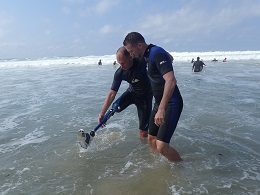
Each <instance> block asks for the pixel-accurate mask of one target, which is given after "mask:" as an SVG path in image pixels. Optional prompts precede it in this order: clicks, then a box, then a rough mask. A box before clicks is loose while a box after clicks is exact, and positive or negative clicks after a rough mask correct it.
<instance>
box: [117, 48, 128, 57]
mask: <svg viewBox="0 0 260 195" xmlns="http://www.w3.org/2000/svg"><path fill="white" fill-rule="evenodd" d="M116 56H125V57H130V53H129V52H128V51H127V50H126V49H125V47H123V46H122V47H119V49H118V50H117V52H116Z"/></svg>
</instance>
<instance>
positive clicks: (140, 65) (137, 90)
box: [98, 47, 153, 138]
mask: <svg viewBox="0 0 260 195" xmlns="http://www.w3.org/2000/svg"><path fill="white" fill-rule="evenodd" d="M116 58H117V62H118V63H119V64H120V67H119V68H118V69H117V70H116V72H115V74H114V80H113V83H112V86H111V89H110V91H109V92H108V94H107V96H106V99H105V102H104V105H103V107H102V109H101V112H100V114H99V116H98V122H99V123H100V121H102V119H103V117H104V115H105V113H106V111H107V109H108V108H109V106H110V105H111V103H112V102H113V100H114V99H115V97H116V94H117V92H118V90H119V87H120V85H121V82H122V81H123V80H124V81H126V82H128V83H129V87H128V89H127V90H126V91H125V92H124V93H123V94H122V95H121V96H120V97H119V98H118V99H117V100H116V101H115V102H114V103H113V105H112V109H113V110H114V112H121V111H122V110H124V109H125V108H127V107H128V106H129V105H131V104H135V105H136V107H137V113H138V118H139V135H140V137H142V138H144V137H147V134H148V133H147V131H148V125H149V118H150V114H151V109H152V97H153V96H152V89H151V85H150V81H149V78H148V75H147V70H146V62H145V61H144V60H140V59H138V58H132V57H131V55H130V53H129V52H128V51H127V50H126V49H125V48H124V47H120V48H119V49H118V51H117V53H116Z"/></svg>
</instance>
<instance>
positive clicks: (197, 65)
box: [192, 57, 206, 72]
mask: <svg viewBox="0 0 260 195" xmlns="http://www.w3.org/2000/svg"><path fill="white" fill-rule="evenodd" d="M203 66H206V64H204V62H202V61H201V60H200V57H197V61H195V62H193V65H192V72H200V71H202V69H203Z"/></svg>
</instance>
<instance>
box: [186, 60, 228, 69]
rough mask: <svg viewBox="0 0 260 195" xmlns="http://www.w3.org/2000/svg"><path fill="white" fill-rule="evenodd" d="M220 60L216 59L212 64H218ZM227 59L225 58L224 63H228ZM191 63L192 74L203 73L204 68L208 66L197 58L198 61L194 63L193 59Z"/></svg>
mask: <svg viewBox="0 0 260 195" xmlns="http://www.w3.org/2000/svg"><path fill="white" fill-rule="evenodd" d="M217 61H218V60H217V59H216V58H214V59H213V60H211V62H217ZM226 61H227V58H224V60H223V61H222V62H226ZM191 63H193V65H192V72H200V71H202V69H203V67H204V66H207V65H206V64H205V63H204V62H203V61H201V60H200V57H197V60H196V61H194V58H192V60H191Z"/></svg>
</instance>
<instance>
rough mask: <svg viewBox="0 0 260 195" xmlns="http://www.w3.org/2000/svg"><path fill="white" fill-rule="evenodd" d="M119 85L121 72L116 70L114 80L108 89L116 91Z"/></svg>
mask: <svg viewBox="0 0 260 195" xmlns="http://www.w3.org/2000/svg"><path fill="white" fill-rule="evenodd" d="M121 83H122V71H121V70H120V69H118V70H117V71H116V72H115V74H114V79H113V82H112V86H111V88H110V89H111V90H113V91H118V90H119V87H120V85H121Z"/></svg>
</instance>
